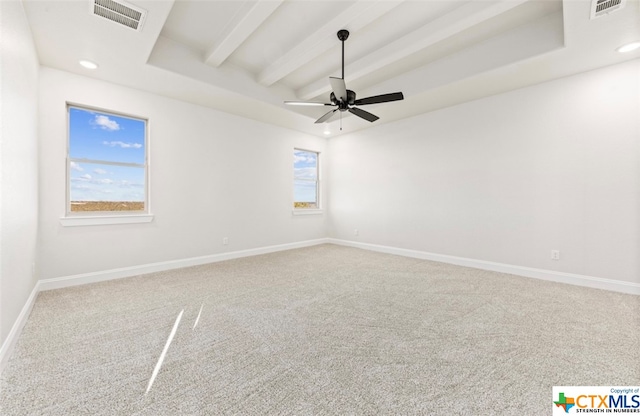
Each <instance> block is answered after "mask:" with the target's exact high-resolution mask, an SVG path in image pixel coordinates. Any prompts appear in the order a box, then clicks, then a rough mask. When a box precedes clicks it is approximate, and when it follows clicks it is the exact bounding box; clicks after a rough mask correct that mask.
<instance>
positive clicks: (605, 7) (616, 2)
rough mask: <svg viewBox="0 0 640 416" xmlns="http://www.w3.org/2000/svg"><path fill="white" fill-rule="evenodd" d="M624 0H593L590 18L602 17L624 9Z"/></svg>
mask: <svg viewBox="0 0 640 416" xmlns="http://www.w3.org/2000/svg"><path fill="white" fill-rule="evenodd" d="M625 2H626V0H593V1H592V2H591V18H592V19H595V18H596V17H600V16H604V15H605V14H609V13H611V12H615V11H616V10H620V9H622V8H623V7H624V4H625Z"/></svg>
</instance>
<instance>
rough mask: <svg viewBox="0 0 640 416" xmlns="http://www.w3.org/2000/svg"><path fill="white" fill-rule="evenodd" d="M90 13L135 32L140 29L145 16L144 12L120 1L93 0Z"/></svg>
mask: <svg viewBox="0 0 640 416" xmlns="http://www.w3.org/2000/svg"><path fill="white" fill-rule="evenodd" d="M91 12H92V13H93V14H95V15H96V16H100V17H104V18H105V19H109V20H111V21H112V22H116V23H118V24H121V25H123V26H126V27H130V28H131V29H134V30H137V31H140V30H141V29H142V23H144V18H145V17H146V15H147V12H146V10H143V9H141V8H139V7H136V6H134V5H132V4H130V3H127V2H124V1H120V0H119V1H114V0H93V8H92V10H91Z"/></svg>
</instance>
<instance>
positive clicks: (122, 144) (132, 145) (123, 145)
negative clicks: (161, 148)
mask: <svg viewBox="0 0 640 416" xmlns="http://www.w3.org/2000/svg"><path fill="white" fill-rule="evenodd" d="M102 144H103V145H105V146H109V147H116V146H120V147H121V148H123V149H130V148H134V149H140V148H141V147H142V145H141V144H140V143H125V142H121V141H113V142H107V141H104V142H102Z"/></svg>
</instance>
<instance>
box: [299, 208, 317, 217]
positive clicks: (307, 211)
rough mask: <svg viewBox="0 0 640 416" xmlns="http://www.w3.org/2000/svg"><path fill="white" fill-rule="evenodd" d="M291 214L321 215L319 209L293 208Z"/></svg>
mask: <svg viewBox="0 0 640 416" xmlns="http://www.w3.org/2000/svg"><path fill="white" fill-rule="evenodd" d="M292 213H293V215H322V210H321V209H304V208H301V209H294V210H293V211H292Z"/></svg>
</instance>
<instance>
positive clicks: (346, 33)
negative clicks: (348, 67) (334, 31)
mask: <svg viewBox="0 0 640 416" xmlns="http://www.w3.org/2000/svg"><path fill="white" fill-rule="evenodd" d="M338 39H340V42H342V79H344V41H345V40H347V39H349V31H348V30H346V29H341V30H339V31H338Z"/></svg>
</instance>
